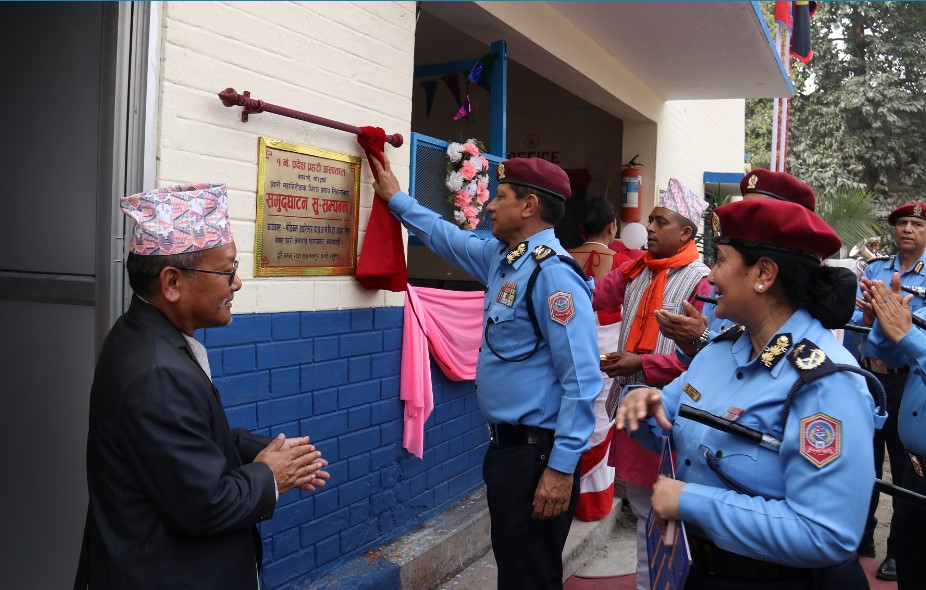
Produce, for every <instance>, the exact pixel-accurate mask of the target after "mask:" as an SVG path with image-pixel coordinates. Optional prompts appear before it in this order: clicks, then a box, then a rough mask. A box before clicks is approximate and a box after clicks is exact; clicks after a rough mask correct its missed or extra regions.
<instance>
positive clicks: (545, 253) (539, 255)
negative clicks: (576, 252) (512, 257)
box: [532, 246, 556, 262]
mask: <svg viewBox="0 0 926 590" xmlns="http://www.w3.org/2000/svg"><path fill="white" fill-rule="evenodd" d="M554 254H556V251H555V250H554V249H553V248H551V247H549V246H537V247H536V248H534V251H533V253H532V255H533V257H534V260H536V261H537V262H543V261H544V260H546V259H547V258H549V257H550V256H553V255H554Z"/></svg>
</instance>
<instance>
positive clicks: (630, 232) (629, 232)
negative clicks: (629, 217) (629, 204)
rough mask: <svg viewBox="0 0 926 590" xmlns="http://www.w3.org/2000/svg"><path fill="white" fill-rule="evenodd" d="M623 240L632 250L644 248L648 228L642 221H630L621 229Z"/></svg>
mask: <svg viewBox="0 0 926 590" xmlns="http://www.w3.org/2000/svg"><path fill="white" fill-rule="evenodd" d="M621 242H623V243H624V245H625V246H627V247H628V248H630V249H631V250H636V249H638V248H642V247H643V244H645V243H646V228H645V227H644V226H643V224H642V223H636V222H634V223H628V224H627V225H625V226H624V228H623V229H622V230H621Z"/></svg>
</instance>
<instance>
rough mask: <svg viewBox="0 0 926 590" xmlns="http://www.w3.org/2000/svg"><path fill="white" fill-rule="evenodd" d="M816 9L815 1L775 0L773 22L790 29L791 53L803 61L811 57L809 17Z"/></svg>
mask: <svg viewBox="0 0 926 590" xmlns="http://www.w3.org/2000/svg"><path fill="white" fill-rule="evenodd" d="M816 10H817V3H816V2H807V1H797V2H775V22H777V23H778V24H780V25H782V26H784V27H785V28H787V29H788V30H789V31H791V55H792V56H793V57H794V58H795V59H797V60H800V61H801V62H803V63H809V62H810V58H812V57H813V48H812V47H811V46H810V17H812V16H813V13H814V12H816Z"/></svg>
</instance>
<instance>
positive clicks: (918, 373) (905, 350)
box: [868, 296, 926, 456]
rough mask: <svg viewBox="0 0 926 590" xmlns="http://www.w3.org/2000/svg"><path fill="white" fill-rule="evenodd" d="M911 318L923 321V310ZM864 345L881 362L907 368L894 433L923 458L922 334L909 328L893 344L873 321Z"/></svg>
mask: <svg viewBox="0 0 926 590" xmlns="http://www.w3.org/2000/svg"><path fill="white" fill-rule="evenodd" d="M915 298H916V297H915V296H914V299H915ZM914 315H916V316H919V317H921V318H924V319H926V307H921V308H920V309H918V310H916V311H915V312H914ZM868 344H869V346H870V347H871V350H872V351H873V354H877V355H878V356H877V358H879V359H882V360H884V362H885V363H887V364H889V365H891V366H898V365H910V376H909V377H908V378H907V385H906V387H904V391H903V397H902V398H901V399H900V409H899V410H898V412H897V432H898V433H899V434H900V440H901V441H902V442H903V444H904V446H905V447H906V448H907V449H909V450H910V452H912V453H914V454H916V455H920V456H926V334H924V333H923V330H921V329H920V328H918V327H916V326H913V327H912V328H911V329H910V331H909V332H907V333H906V334H904V337H903V338H901V339H900V340H899V341H898V342H897V344H894V343H893V342H891V341H890V339H888V338H887V336H885V335H884V332H882V331H881V326H880V324H879V322H878V321H877V320H875V323H874V325H873V326H872V327H871V334H870V335H869V336H868Z"/></svg>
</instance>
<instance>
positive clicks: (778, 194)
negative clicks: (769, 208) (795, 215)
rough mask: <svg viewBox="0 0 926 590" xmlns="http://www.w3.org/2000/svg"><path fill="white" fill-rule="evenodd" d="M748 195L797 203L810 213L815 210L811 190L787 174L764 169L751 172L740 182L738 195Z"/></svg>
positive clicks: (815, 202)
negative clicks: (765, 196)
mask: <svg viewBox="0 0 926 590" xmlns="http://www.w3.org/2000/svg"><path fill="white" fill-rule="evenodd" d="M749 193H759V194H760V195H767V196H769V197H772V198H773V199H778V200H780V201H791V202H792V203H797V204H798V205H800V206H802V207H806V208H807V209H810V210H811V211H816V210H817V199H816V198H815V197H814V195H813V189H812V188H810V186H808V185H807V183H805V182H801V181H800V180H798V179H796V178H794V177H793V176H791V175H790V174H788V173H787V172H772V171H771V170H766V169H764V168H757V169H755V170H753V171H752V172H750V173H748V174H746V176H744V177H743V179H742V180H741V181H740V194H742V195H743V196H744V197H745V196H746V195H747V194H749Z"/></svg>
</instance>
